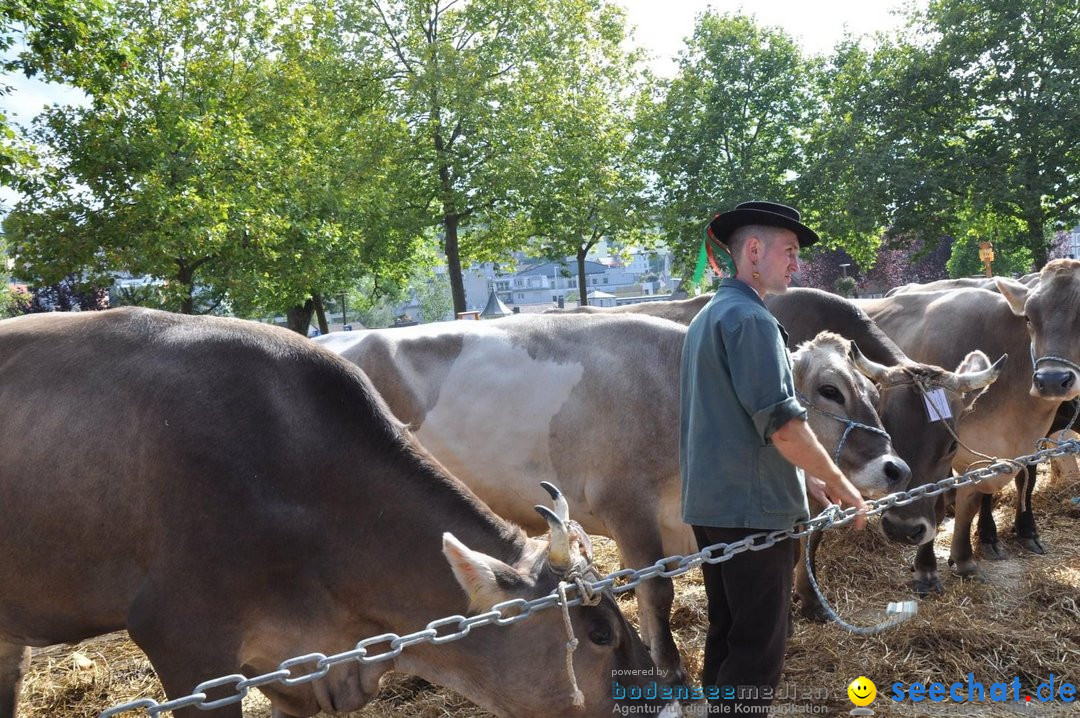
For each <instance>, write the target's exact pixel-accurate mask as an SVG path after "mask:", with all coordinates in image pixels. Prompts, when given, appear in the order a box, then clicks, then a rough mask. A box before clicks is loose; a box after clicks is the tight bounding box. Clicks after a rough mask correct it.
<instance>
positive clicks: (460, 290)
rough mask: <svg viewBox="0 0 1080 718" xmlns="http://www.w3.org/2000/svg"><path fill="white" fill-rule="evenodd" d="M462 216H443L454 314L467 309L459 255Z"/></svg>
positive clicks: (451, 214) (447, 269) (447, 268)
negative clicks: (459, 223) (459, 231)
mask: <svg viewBox="0 0 1080 718" xmlns="http://www.w3.org/2000/svg"><path fill="white" fill-rule="evenodd" d="M459 221H460V216H459V215H457V214H454V213H449V214H446V215H444V216H443V227H444V229H445V230H446V237H445V240H444V249H445V251H446V271H447V273H448V274H449V275H450V294H451V296H452V297H453V298H454V316H455V317H456V316H457V314H458V312H463V311H465V310H466V308H467V307H466V306H465V282H464V280H463V279H462V278H461V257H459V256H458V222H459Z"/></svg>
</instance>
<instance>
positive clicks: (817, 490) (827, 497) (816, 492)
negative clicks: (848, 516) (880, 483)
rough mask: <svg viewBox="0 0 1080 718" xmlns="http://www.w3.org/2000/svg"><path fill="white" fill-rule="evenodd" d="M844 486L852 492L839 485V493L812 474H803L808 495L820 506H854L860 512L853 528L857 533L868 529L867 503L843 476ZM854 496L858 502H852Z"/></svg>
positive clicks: (853, 523)
mask: <svg viewBox="0 0 1080 718" xmlns="http://www.w3.org/2000/svg"><path fill="white" fill-rule="evenodd" d="M841 479H843V484H847V486H848V487H850V490H847V489H845V487H844V486H843V485H842V484H837V485H838V486H839V487H840V490H839V491H835V490H830V488H829V485H828V484H826V483H825V482H824V481H823V480H821V479H819V478H818V477H816V476H813V475H811V474H807V473H805V472H804V473H803V482H804V483H805V484H806V493H807V495H808V496H810V498H812V499H813V500H814V501H816V502H817V503H818V504H819V505H820V506H823V507H824V506H828V505H829V504H837V505H838V506H844V505H847V506H854V507H855V508H857V509H858V510H859V513H857V514H856V515H855V520H854V521H853V522H852V526H853V527H854V528H855V530H856V531H861V530H862V529H864V528H865V527H866V515H865V513H864V512H865V511H866V510H867V506H866V502H864V501H863V498H862V496H860V495H859V492H858V491H857V490H856V489H855V487H854V486H853V485H852V484H851V482H849V481H848V480H847V479H846V478H844V477H843V476H842V475H841ZM852 495H854V496H857V497H858V501H857V502H856V501H853V500H852V498H851V497H852Z"/></svg>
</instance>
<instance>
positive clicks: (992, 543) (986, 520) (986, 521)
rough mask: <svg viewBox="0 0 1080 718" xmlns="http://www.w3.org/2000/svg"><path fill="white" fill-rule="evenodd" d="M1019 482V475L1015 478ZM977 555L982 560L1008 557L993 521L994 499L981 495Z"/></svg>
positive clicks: (997, 559)
mask: <svg viewBox="0 0 1080 718" xmlns="http://www.w3.org/2000/svg"><path fill="white" fill-rule="evenodd" d="M1017 480H1018V481H1019V475H1018V476H1017ZM978 532H979V553H980V554H982V556H983V557H984V558H988V559H991V560H993V561H1000V560H1002V559H1004V558H1007V557H1008V554H1007V553H1005V549H1003V548H1002V547H1001V542H1000V541H999V540H998V532H997V523H996V522H995V521H994V497H993V496H991V495H990V494H983V495H982V499H981V501H980V502H979V527H978Z"/></svg>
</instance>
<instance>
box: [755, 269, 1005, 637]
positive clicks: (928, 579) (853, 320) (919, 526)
mask: <svg viewBox="0 0 1080 718" xmlns="http://www.w3.org/2000/svg"><path fill="white" fill-rule="evenodd" d="M766 305H767V306H768V307H769V311H771V312H772V313H773V314H774V315H775V316H776V317H777V319H779V320H780V322H781V323H782V324H783V325H784V327H785V328H786V329H787V331H788V333H789V335H790V337H791V341H792V343H794V342H797V341H802V340H804V339H805V338H806V337H807V336H808V335H810V336H813V333H816V332H819V331H821V330H823V329H828V330H830V331H835V332H837V333H838V334H840V335H842V336H845V337H847V338H849V339H851V340H852V341H853V342H854V343H855V344H856V345H858V347H859V349H860V350H861V351H862V352H863V353H864V354H865V355H866V356H867V358H869V359H871V360H873V361H875V362H878V363H880V364H884V365H887V366H893V367H898V368H899V369H900V370H901V371H900V373H901V374H904V375H906V376H905V377H904V378H902V379H900V380H890V381H889V382H887V384H888V386H882V387H879V391H880V394H881V399H880V403H879V404H878V412H879V413H880V414H881V421H882V423H883V424H884V426H885V430H886V431H888V432H889V435H890V436H892V437H893V445H894V446H895V447H896V451H897V453H898V454H899V455H900V456H901V457H902V458H903V459H904V460H905V461H906V462H907V463H908V465H909V466H910V467H911V475H912V478H911V484H910V486H909V488H914V487H917V486H922V485H924V484H929V483H934V482H936V481H938V480H940V479H944V478H945V477H947V476H948V475H949V473H950V471H951V468H952V461H953V457H954V456H955V455H956V451H957V448H958V447H957V443H956V440H955V439H954V438H953V435H952V433H950V430H951V431H953V432H955V431H956V426H957V421H958V420H959V419H960V417H962V416H963V415H965V414H966V413H967V412H969V411H971V410H972V407H973V406H974V403H975V401H976V400H977V399H978V398H979V396H980V395H982V393H983V391H984V390H985V387H986V386H987V385H988V384H989V383H990V382H993V381H994V380H995V379H996V378H997V376H998V371H999V370H1000V368H1001V367H1002V365H1003V364H1002V360H1000V359H999V360H998V362H997V363H996V364H995V365H994V366H995V371H994V372H992V373H991V374H989V375H987V374H984V373H983V372H979V371H975V369H976V368H983V367H984V363H985V365H989V361H988V360H987V358H986V356H985V355H984V354H983V353H982V352H973V353H972V354H969V355H967V356H965V357H962V358H961V360H960V361H959V362H958V363H957V364H956V370H955V372H950V371H946V370H944V369H941V368H940V367H937V366H933V365H929V364H920V363H918V362H916V361H914V360H912V359H910V358H909V357H908V356H907V355H905V354H904V352H903V351H901V350H900V347H898V346H897V345H896V344H895V343H894V342H893V341H892V340H891V339H889V338H888V337H887V336H886V335H885V334H884V333H883V332H882V331H881V330H880V329H879V328H878V327H877V326H876V325H875V324H874V322H873V321H871V320H870V318H869V317H867V315H866V313H865V312H863V311H862V310H861V309H859V308H858V307H856V306H855V305H854V304H852V303H851V302H849V301H847V300H845V299H843V298H842V297H839V296H837V295H835V294H829V293H828V292H823V291H821V290H819V289H789V290H788V291H787V292H786V293H785V294H783V295H779V296H775V297H769V298H768V299H767V300H766ZM979 376H981V377H982V378H980V379H977V380H975V377H979ZM915 377H918V378H920V379H922V380H926V381H929V382H930V383H932V384H934V385H938V386H946V387H949V388H950V391H948V392H947V393H946V396H947V398H948V401H949V411H950V413H951V414H952V418H951V419H948V420H946V421H945V422H944V423H943V422H940V421H939V422H930V421H928V420H927V414H926V408H925V406H924V402H923V398H922V396H921V395H920V393H919V391H918V387H917V386H916V385H915V384H914V383H913V381H912V379H914V378H915ZM945 424H948V426H947V427H946V425H945ZM943 515H944V504H943V503H941V502H939V501H938V500H937V499H935V498H933V497H931V498H928V499H921V500H919V501H915V502H913V503H911V504H908V505H907V506H898V507H894V508H891V509H888V510H887V511H885V513H884V514H882V523H881V525H882V529H883V530H884V533H885V535H886V536H887V537H888V538H889V539H891V540H893V541H898V542H900V543H906V544H909V545H919V546H923V547H925V548H923V549H921V550H920V551H919V552H918V554H917V555H916V560H915V565H914V567H913V573H914V577H913V583H912V585H913V587H914V589H915V591H916V592H918V593H927V592H930V591H940V590H941V588H942V586H941V579H940V576H939V575H938V571H937V565H936V563H933V562H932V561H928V560H927V558H926V553H929V554H930V558H931V559H932V558H933V538H934V536H935V534H936V533H937V525H938V523H939V522H940V519H941V518H942V517H943ZM818 540H820V539H818ZM814 545H815V542H811V549H813V547H814ZM798 587H799V597H800V598H801V599H802V603H803V609H802V610H803V611H804V613H807V614H808V615H810V616H812V617H815V618H819V617H820V616H821V607H820V605H819V602H818V600H817V597H816V596H815V595H814V594H813V593H812V592H811V591H810V590H809V585H808V584H807V583H806V582H800V583H799V584H798Z"/></svg>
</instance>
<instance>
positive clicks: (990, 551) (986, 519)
mask: <svg viewBox="0 0 1080 718" xmlns="http://www.w3.org/2000/svg"><path fill="white" fill-rule="evenodd" d="M1040 276H1041V275H1040V273H1039V272H1035V273H1032V274H1025V275H1024V276H1023V277H1021V278H1020V279H1019V280H1017V281H1019V282H1020V283H1021V284H1023V285H1024V286H1026V287H1028V288H1031V289H1034V288H1035V287H1037V286H1038V284H1039V279H1040ZM997 280H998V277H965V278H961V279H942V280H938V281H936V282H928V283H925V284H905V285H903V286H901V287H896V288H894V289H891V290H889V291H888V292H887V293H886V295H885V296H887V297H891V296H893V295H896V294H908V293H912V292H921V293H926V292H939V291H950V290H953V289H971V288H977V289H988V290H990V291H992V292H996V291H998V285H997ZM1077 401H1078V400H1077V399H1073V400H1071V401H1066V402H1062V404H1061V406H1059V407H1058V412H1057V416H1055V417H1054V421H1053V423H1052V424H1051V425H1050V432H1049V434H1048V436H1056V435H1057V432H1060V431H1062V430H1065V429H1067V428H1068V427H1070V426H1073V425H1074V423H1075V422H1074V418H1075V417H1076V414H1077ZM1063 463H1064V464H1066V465H1068V466H1070V467H1072V470H1073V471H1075V467H1076V458H1075V457H1064V458H1062V459H1054V460H1052V461H1051V470H1050V474H1051V477H1053V476H1056V475H1059V474H1060V472H1061V471H1062V469H1061V465H1062V464H1063ZM1035 474H1036V471H1035V467H1033V466H1031V467H1028V468H1027V469H1024V470H1022V471H1020V472H1019V473H1017V475H1016V515H1015V518H1014V521H1013V531H1014V532H1015V533H1016V536H1017V538H1018V539H1019V541H1020V544H1021V545H1022V546H1023V547H1024V548H1026V549H1028V550H1029V551H1032V552H1034V553H1040V554H1041V553H1045V552H1046V550H1045V548H1044V546H1043V544H1042V541H1041V539H1040V538H1039V531H1038V529H1037V528H1036V526H1035V515H1034V513H1032V510H1031V497H1032V493H1033V492H1034V489H1035ZM992 499H993V497H992V496H990V495H989V494H983V496H982V502H981V504H980V507H979V525H978V534H979V550H980V552H981V553H982V554H983V556H985V557H988V558H993V559H1003V558H1005V556H1006V554H1005V551H1004V549H1003V548H1002V547H1001V544H1000V543H999V541H998V531H997V524H996V523H995V521H994V514H993V501H992Z"/></svg>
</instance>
